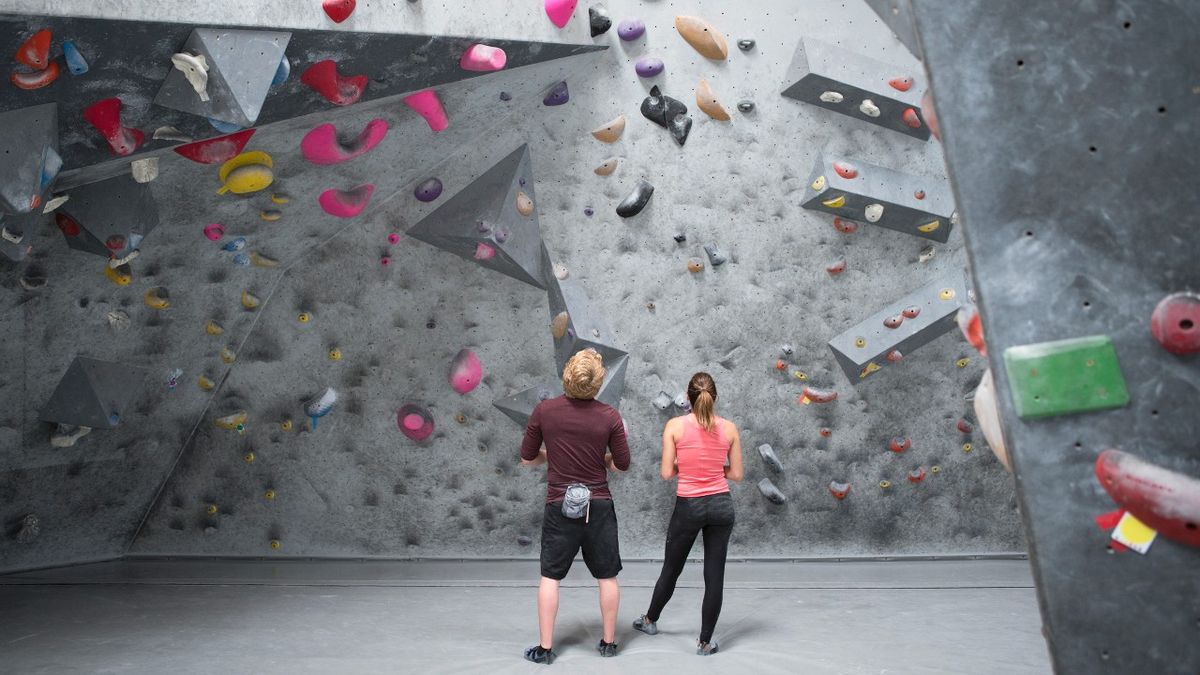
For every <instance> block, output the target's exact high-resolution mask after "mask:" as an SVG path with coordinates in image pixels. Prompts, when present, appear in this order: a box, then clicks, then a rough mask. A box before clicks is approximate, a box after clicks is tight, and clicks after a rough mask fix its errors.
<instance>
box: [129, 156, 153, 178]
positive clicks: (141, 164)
mask: <svg viewBox="0 0 1200 675" xmlns="http://www.w3.org/2000/svg"><path fill="white" fill-rule="evenodd" d="M129 175H130V177H132V178H133V180H134V181H135V182H138V183H149V182H151V181H153V180H154V179H155V178H158V157H143V158H142V159H135V160H133V161H132V162H130V163H129Z"/></svg>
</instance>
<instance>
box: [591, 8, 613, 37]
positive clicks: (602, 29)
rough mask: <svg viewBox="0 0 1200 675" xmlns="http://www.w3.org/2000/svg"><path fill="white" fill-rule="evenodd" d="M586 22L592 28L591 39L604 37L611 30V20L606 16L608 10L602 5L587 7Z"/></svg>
mask: <svg viewBox="0 0 1200 675" xmlns="http://www.w3.org/2000/svg"><path fill="white" fill-rule="evenodd" d="M588 22H589V23H591V26H592V37H596V36H597V35H604V34H605V33H607V32H608V29H609V28H612V19H611V18H609V16H608V10H607V9H605V8H604V5H592V6H591V7H588Z"/></svg>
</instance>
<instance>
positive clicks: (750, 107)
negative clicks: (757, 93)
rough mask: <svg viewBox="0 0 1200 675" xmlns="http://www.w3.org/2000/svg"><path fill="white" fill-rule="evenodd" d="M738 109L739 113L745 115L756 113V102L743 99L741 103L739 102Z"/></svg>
mask: <svg viewBox="0 0 1200 675" xmlns="http://www.w3.org/2000/svg"><path fill="white" fill-rule="evenodd" d="M737 107H738V110H739V111H741V112H744V113H748V112H754V101H751V100H749V99H742V100H741V101H738V104H737Z"/></svg>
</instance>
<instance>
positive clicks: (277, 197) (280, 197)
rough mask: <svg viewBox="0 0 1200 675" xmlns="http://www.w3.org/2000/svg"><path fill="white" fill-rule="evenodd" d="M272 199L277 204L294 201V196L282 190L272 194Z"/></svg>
mask: <svg viewBox="0 0 1200 675" xmlns="http://www.w3.org/2000/svg"><path fill="white" fill-rule="evenodd" d="M271 201H272V202H273V203H275V204H287V203H288V202H290V201H292V198H291V197H289V196H287V195H285V194H283V193H282V192H276V193H275V194H273V195H271Z"/></svg>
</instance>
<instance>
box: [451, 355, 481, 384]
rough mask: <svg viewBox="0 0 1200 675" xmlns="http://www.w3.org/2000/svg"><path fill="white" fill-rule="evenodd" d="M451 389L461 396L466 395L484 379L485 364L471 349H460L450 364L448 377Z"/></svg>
mask: <svg viewBox="0 0 1200 675" xmlns="http://www.w3.org/2000/svg"><path fill="white" fill-rule="evenodd" d="M447 377H448V378H449V381H450V388H451V389H453V390H454V391H456V392H458V393H459V394H466V393H467V392H469V391H471V390H472V389H474V388H475V387H477V386H479V382H480V381H481V380H482V379H483V364H482V363H480V362H479V357H478V356H476V355H475V352H473V351H471V350H470V349H460V350H459V352H458V354H457V355H455V357H454V360H452V361H451V362H450V373H449V374H448V375H447Z"/></svg>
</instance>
